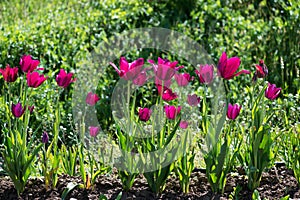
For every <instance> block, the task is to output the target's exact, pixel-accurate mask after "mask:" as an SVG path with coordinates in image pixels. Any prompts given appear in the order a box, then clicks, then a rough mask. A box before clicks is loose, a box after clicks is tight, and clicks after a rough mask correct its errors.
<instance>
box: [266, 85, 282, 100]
mask: <svg viewBox="0 0 300 200" xmlns="http://www.w3.org/2000/svg"><path fill="white" fill-rule="evenodd" d="M280 91H281V88H277V87H276V85H275V84H270V83H268V87H267V89H266V90H265V97H267V98H268V99H270V100H275V99H276V98H277V97H278V95H279V94H280Z"/></svg>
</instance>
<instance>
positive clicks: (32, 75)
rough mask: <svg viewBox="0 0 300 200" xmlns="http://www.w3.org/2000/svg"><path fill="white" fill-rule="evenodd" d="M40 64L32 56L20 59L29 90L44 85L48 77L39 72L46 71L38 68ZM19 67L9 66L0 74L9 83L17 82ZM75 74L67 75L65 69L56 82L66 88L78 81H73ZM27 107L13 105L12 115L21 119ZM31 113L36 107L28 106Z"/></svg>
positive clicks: (0, 70) (20, 104)
mask: <svg viewBox="0 0 300 200" xmlns="http://www.w3.org/2000/svg"><path fill="white" fill-rule="evenodd" d="M39 64H40V61H39V60H33V59H32V57H31V56H30V55H24V56H22V57H21V59H20V69H21V71H22V72H23V73H25V74H26V80H27V81H26V82H27V86H28V87H29V88H37V87H39V86H40V85H42V84H43V83H44V82H45V81H46V80H47V79H48V77H45V75H44V74H40V73H39V72H38V71H39V70H44V69H43V68H37V67H38V65H39ZM18 72H19V67H13V68H11V67H10V66H9V65H7V66H6V67H5V69H0V73H1V74H2V75H3V79H4V80H5V81H6V82H8V83H11V82H15V81H16V80H17V78H18ZM72 76H73V73H66V71H65V70H64V69H60V72H59V74H58V75H57V77H56V82H57V85H58V86H59V87H62V88H66V87H68V86H69V84H70V83H72V82H74V81H75V80H76V79H72ZM25 109H26V106H22V103H20V102H18V103H17V104H13V103H12V107H11V110H12V114H13V115H14V116H15V117H18V118H19V117H21V116H22V115H23V114H24V112H25ZM27 109H28V110H29V111H30V113H32V112H33V109H34V106H27Z"/></svg>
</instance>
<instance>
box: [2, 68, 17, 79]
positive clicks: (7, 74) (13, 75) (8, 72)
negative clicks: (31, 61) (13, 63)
mask: <svg viewBox="0 0 300 200" xmlns="http://www.w3.org/2000/svg"><path fill="white" fill-rule="evenodd" d="M18 70H19V68H17V67H14V68H10V66H9V65H6V68H5V69H0V73H1V74H2V75H3V78H4V80H5V81H6V82H15V81H16V79H17V77H18Z"/></svg>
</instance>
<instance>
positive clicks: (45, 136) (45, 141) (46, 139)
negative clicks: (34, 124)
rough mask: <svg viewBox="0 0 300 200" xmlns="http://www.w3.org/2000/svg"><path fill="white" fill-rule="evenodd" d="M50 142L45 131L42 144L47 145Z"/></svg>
mask: <svg viewBox="0 0 300 200" xmlns="http://www.w3.org/2000/svg"><path fill="white" fill-rule="evenodd" d="M48 142H49V136H48V133H47V132H46V131H45V132H44V133H43V135H42V143H44V144H46V143H48Z"/></svg>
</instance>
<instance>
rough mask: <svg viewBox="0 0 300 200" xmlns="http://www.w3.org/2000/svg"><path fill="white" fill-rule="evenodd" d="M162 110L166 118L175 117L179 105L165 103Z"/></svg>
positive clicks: (178, 111) (177, 113)
mask: <svg viewBox="0 0 300 200" xmlns="http://www.w3.org/2000/svg"><path fill="white" fill-rule="evenodd" d="M164 110H165V113H166V117H167V118H168V119H171V120H173V119H175V118H176V117H177V115H179V113H180V110H181V107H180V106H178V107H177V108H176V107H175V106H169V105H165V106H164Z"/></svg>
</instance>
